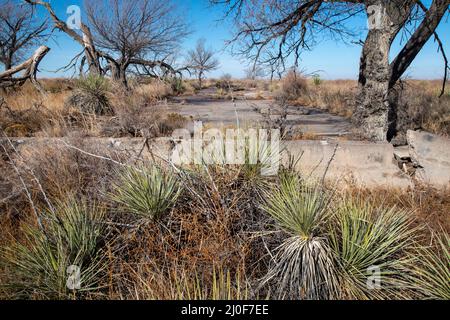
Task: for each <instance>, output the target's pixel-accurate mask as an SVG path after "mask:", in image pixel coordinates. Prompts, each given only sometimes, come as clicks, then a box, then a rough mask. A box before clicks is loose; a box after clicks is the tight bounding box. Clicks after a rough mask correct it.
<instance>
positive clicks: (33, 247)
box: [1, 198, 106, 299]
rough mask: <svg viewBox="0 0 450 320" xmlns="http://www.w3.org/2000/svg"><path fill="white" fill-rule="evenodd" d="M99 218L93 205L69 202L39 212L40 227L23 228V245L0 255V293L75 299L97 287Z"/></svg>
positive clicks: (101, 229)
mask: <svg viewBox="0 0 450 320" xmlns="http://www.w3.org/2000/svg"><path fill="white" fill-rule="evenodd" d="M103 216H104V211H103V210H102V209H100V208H99V207H96V206H88V205H87V204H85V203H84V202H81V203H78V202H76V201H75V200H74V199H73V198H70V199H69V200H68V201H67V202H60V203H58V204H57V206H56V208H55V210H54V211H48V212H45V213H44V214H43V217H44V218H45V219H44V223H43V227H42V229H41V228H37V227H34V226H28V227H26V228H24V235H25V241H23V242H19V241H16V242H14V243H13V244H12V245H10V246H9V247H7V248H5V249H4V250H3V251H2V253H1V258H2V259H1V260H2V262H3V263H4V264H5V267H6V269H7V271H8V275H9V281H8V283H6V284H5V286H6V289H7V290H8V291H10V292H11V294H12V296H13V297H15V298H25V299H35V298H36V299H68V298H77V297H78V296H80V295H81V294H84V293H87V292H93V291H96V290H97V289H99V286H100V283H101V279H102V277H103V275H104V274H105V268H106V263H105V261H106V260H105V258H104V255H103V254H102V251H101V247H102V245H101V242H102V241H103V239H104V225H103V224H102V219H103ZM77 270H79V271H80V273H79V274H77V273H78V271H77ZM73 272H75V273H73ZM71 276H74V277H75V278H73V280H71ZM78 276H79V279H78ZM70 281H74V282H72V284H73V285H72V286H70V284H69V283H70Z"/></svg>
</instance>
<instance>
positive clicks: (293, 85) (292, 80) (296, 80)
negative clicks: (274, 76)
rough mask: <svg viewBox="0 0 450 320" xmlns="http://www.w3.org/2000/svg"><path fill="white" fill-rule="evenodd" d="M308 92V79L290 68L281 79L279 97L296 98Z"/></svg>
mask: <svg viewBox="0 0 450 320" xmlns="http://www.w3.org/2000/svg"><path fill="white" fill-rule="evenodd" d="M307 92H308V81H307V80H306V78H304V77H303V76H302V75H301V74H300V73H299V72H298V71H296V70H290V71H289V72H288V73H287V74H286V75H285V76H284V77H283V79H281V88H280V91H279V92H278V98H279V99H287V100H296V99H298V98H300V97H301V96H303V95H304V94H306V93H307Z"/></svg>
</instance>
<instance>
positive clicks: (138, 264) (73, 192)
mask: <svg viewBox="0 0 450 320" xmlns="http://www.w3.org/2000/svg"><path fill="white" fill-rule="evenodd" d="M210 3H211V4H213V5H218V6H222V7H224V10H225V15H226V18H228V19H230V18H231V20H232V23H234V27H235V28H234V32H235V33H234V35H233V37H232V39H231V40H230V42H229V43H228V44H229V45H230V46H231V47H232V48H231V51H232V53H233V54H235V55H237V56H239V57H240V58H245V60H246V63H245V64H243V65H242V69H243V71H244V73H245V78H242V79H237V78H236V77H233V76H232V75H231V74H228V73H223V74H222V75H220V74H219V75H218V76H217V77H216V78H214V77H210V75H211V73H212V72H214V71H216V72H217V70H218V69H219V68H220V66H221V61H220V53H219V50H218V49H216V48H212V47H210V46H209V44H208V42H207V41H206V40H205V39H200V40H198V41H197V42H196V43H195V44H194V46H193V48H192V49H190V50H189V49H187V48H182V43H183V41H184V40H185V39H186V38H187V37H188V36H189V35H190V34H191V33H192V30H190V28H189V23H188V21H185V20H184V19H183V16H184V14H183V12H182V11H181V10H180V8H178V7H177V5H176V3H175V2H171V1H156V0H139V1H132V2H130V1H125V0H111V1H109V0H102V1H97V2H93V1H85V17H84V19H82V21H80V24H79V26H78V27H79V28H78V29H77V28H75V29H73V28H71V27H70V26H69V23H68V22H65V20H64V18H63V17H62V16H60V15H59V11H58V10H55V7H56V6H55V4H53V3H52V2H51V1H44V0H42V1H41V0H23V1H22V0H20V5H16V4H17V3H14V1H11V0H0V8H1V11H0V28H1V29H0V64H1V66H2V68H3V69H1V71H0V173H1V174H0V229H1V232H0V300H6V299H27V300H53V299H56V300H85V299H86V300H91V299H102V300H109V299H111V300H113V299H120V300H126V299H130V300H153V299H156V300H159V299H170V300H186V299H188V300H246V299H254V300H264V299H286V300H341V299H349V300H386V299H442V300H448V299H450V286H449V284H450V283H449V279H450V269H449V262H450V256H449V251H448V248H449V245H450V238H449V234H450V216H449V212H450V186H448V185H444V186H443V187H440V188H437V187H436V186H433V185H431V184H427V183H422V182H419V181H418V180H416V177H415V176H414V174H415V171H416V170H417V171H418V170H420V169H423V168H422V167H421V166H420V164H415V163H414V164H413V162H412V160H411V159H409V160H404V159H403V160H402V161H409V162H408V166H409V167H407V166H406V164H404V163H400V162H398V163H397V162H396V163H395V164H393V163H394V154H392V155H391V156H392V161H391V160H389V161H388V162H389V165H392V167H394V168H395V169H396V170H397V169H398V170H397V171H398V172H397V171H396V173H395V178H398V177H401V178H404V179H409V180H408V181H413V182H414V183H411V184H408V186H407V187H404V188H396V187H393V186H390V185H389V186H387V185H386V186H379V187H370V188H369V187H366V186H363V185H359V184H356V183H354V184H353V183H347V182H343V181H332V180H331V179H326V178H327V173H328V170H329V169H330V166H331V164H332V162H333V160H334V156H335V155H336V152H337V149H338V146H339V142H341V141H347V140H357V141H356V142H357V143H359V142H361V140H362V144H366V145H369V146H370V145H374V146H375V145H377V146H379V145H381V146H388V147H389V148H392V149H393V146H392V145H391V144H393V145H395V146H405V145H406V132H407V130H425V131H427V132H429V133H432V134H435V135H436V137H439V138H440V137H446V138H448V137H450V91H449V88H448V87H447V86H446V85H447V84H448V80H447V70H448V65H447V63H446V65H445V70H446V72H445V78H444V80H443V81H441V80H415V79H405V78H402V77H403V75H404V74H405V71H406V69H407V68H408V66H409V65H410V63H411V62H412V61H413V60H414V59H415V57H416V56H417V54H418V52H419V51H420V50H421V48H422V47H423V46H424V45H425V42H427V41H428V40H429V39H432V38H434V39H435V40H436V42H437V44H438V47H439V49H440V50H441V53H442V54H443V57H444V60H445V61H447V58H446V55H445V50H444V46H443V45H442V41H441V39H440V37H439V35H438V34H437V32H436V28H437V26H438V25H439V23H440V21H441V20H442V19H443V17H444V16H445V14H446V12H447V11H448V6H449V1H447V0H434V1H432V2H431V4H430V5H428V6H424V5H423V4H422V3H421V2H420V1H392V4H391V5H389V6H387V5H386V2H385V1H381V0H380V1H378V0H374V1H364V2H363V3H361V2H360V1H340V2H339V3H336V2H333V1H331V2H330V1H320V0H314V1H300V2H298V1H297V2H296V1H279V0H273V1H268V2H267V1H262V0H261V1H260V0H254V1H253V0H252V1H246V0H233V1H210ZM373 4H376V5H381V6H383V8H384V9H385V12H386V13H387V20H388V21H387V22H386V21H385V22H386V23H388V25H386V26H384V27H385V28H384V29H383V30H384V31H383V32H387V33H386V34H382V32H381V31H380V30H377V31H376V32H375V31H373V30H370V31H369V32H368V37H367V40H366V41H365V42H363V50H362V58H361V65H360V78H359V79H358V80H356V79H353V80H351V79H342V80H329V79H324V78H322V77H321V73H315V74H307V73H306V72H302V69H301V68H300V67H299V65H298V60H299V59H298V58H299V56H298V54H299V51H301V50H307V49H310V48H311V47H312V46H313V44H315V43H316V40H317V41H318V40H319V39H316V35H317V34H318V33H319V32H318V31H320V33H321V34H328V35H331V36H332V37H335V38H338V39H340V40H342V39H344V38H346V39H347V38H352V37H351V32H350V30H348V29H347V27H346V26H345V23H344V22H345V20H347V18H350V17H352V16H354V15H358V14H361V13H363V14H367V16H369V17H370V12H369V5H373ZM399 4H401V6H400V7H399ZM366 11H367V12H366ZM330 12H331V13H332V14H331V15H330V14H329V13H330ZM224 21H227V19H225V20H224ZM427 26H428V27H427ZM55 30H57V31H59V32H60V33H61V34H62V35H63V36H64V37H66V38H67V40H68V41H72V42H73V43H74V44H76V45H77V46H78V47H79V48H78V49H79V50H80V51H81V53H79V54H78V55H77V56H75V57H69V58H70V59H69V60H70V63H69V64H68V65H66V66H61V67H62V69H61V70H64V71H65V72H68V70H71V71H73V72H74V76H73V77H71V78H68V77H61V78H45V77H41V76H40V75H41V73H40V68H39V66H40V64H41V62H42V61H43V60H44V59H46V57H47V54H48V52H49V51H50V50H51V48H50V47H47V46H46V45H49V43H52V40H53V37H54V36H55ZM386 30H387V31H386ZM401 30H403V31H405V32H406V31H408V32H409V33H408V32H406V33H405V34H408V35H409V36H410V38H409V39H407V41H406V43H405V44H404V47H403V48H402V49H401V50H400V53H399V54H398V56H397V57H395V58H394V60H393V61H392V62H389V59H388V57H389V54H390V51H391V49H390V45H391V43H392V41H393V40H394V39H395V38H396V37H397V35H399V34H400V32H401ZM379 57H382V58H379ZM288 61H290V62H293V63H292V64H293V66H291V67H290V66H287V65H286V64H287V62H288ZM211 104H212V105H213V106H215V108H216V109H213V110H212V111H210V110H209V109H208V108H209V105H211ZM186 106H188V108H184V107H186ZM189 108H190V109H189ZM220 108H223V109H224V110H220ZM225 109H226V110H225ZM186 110H187V111H186ZM208 112H210V113H212V115H211V114H209V116H208ZM221 112H222V113H221ZM239 112H242V113H243V114H244V116H243V118H244V119H243V120H248V121H247V122H246V123H244V122H243V121H242V122H241V118H240V117H239ZM224 114H225V116H224ZM308 115H312V116H315V115H317V117H315V118H309V119H307V120H306V121H305V122H311V123H313V124H314V123H316V122H320V123H319V126H322V127H325V128H326V129H328V128H329V127H330V126H329V124H330V122H331V124H332V125H333V124H334V123H333V122H338V124H339V125H341V126H338V128H337V129H336V130H335V131H332V132H325V133H323V132H319V133H317V132H312V131H311V132H309V131H307V130H306V129H305V131H303V129H302V128H300V129H299V128H298V127H300V125H297V123H296V122H301V117H304V116H308ZM296 117H297V118H296ZM321 117H322V118H321ZM245 118H247V119H245ZM255 119H256V120H255ZM299 119H300V120H299ZM201 121H205V127H204V128H203V129H202V130H205V131H207V130H208V129H210V128H213V129H216V128H215V126H217V127H219V128H220V129H217V131H219V132H222V131H224V132H226V130H227V129H230V128H232V129H238V130H241V129H243V128H245V127H246V126H249V123H250V126H251V128H253V129H261V130H262V129H264V130H267V131H269V130H279V133H280V137H281V140H282V142H283V143H284V142H298V140H320V141H307V143H309V142H311V143H316V142H317V145H316V146H317V148H316V149H315V150H319V149H320V148H323V147H324V146H326V145H328V143H329V142H330V141H331V142H333V143H334V142H337V144H338V145H337V146H336V149H335V150H334V154H332V156H331V158H330V159H322V160H323V161H324V162H326V161H329V162H328V164H327V166H326V170H325V173H324V175H323V176H321V177H320V178H319V179H318V178H317V177H314V176H313V175H312V173H313V172H311V173H309V174H308V173H305V172H301V171H300V170H297V167H296V164H297V163H298V162H300V161H304V160H303V158H302V157H303V153H298V154H293V155H291V154H290V155H289V159H288V161H287V162H283V163H281V164H280V168H279V170H278V171H277V172H276V174H273V175H271V176H267V175H263V174H262V168H263V167H264V165H265V163H264V160H270V159H263V160H261V159H260V160H259V161H258V162H257V163H253V162H251V161H250V160H249V158H250V156H249V153H250V151H249V150H245V155H244V161H243V163H241V164H206V163H203V162H202V163H196V164H186V165H179V164H176V163H174V162H173V161H171V159H166V158H163V157H161V156H160V155H159V154H158V152H156V150H155V149H157V148H158V146H159V147H161V148H165V147H166V146H169V147H168V148H172V149H171V150H173V148H174V147H175V146H177V145H179V144H180V139H181V138H180V137H178V136H173V135H174V132H176V133H179V132H180V131H181V132H183V133H186V132H187V135H188V136H189V137H191V136H195V132H194V131H195V130H194V129H193V127H194V126H195V123H198V122H201ZM295 125H297V127H295ZM302 125H303V124H302ZM342 128H344V129H345V130H344V129H342ZM347 128H351V130H350V129H349V130H347ZM178 129H182V130H180V131H179V130H178ZM333 129H335V128H334V127H333ZM183 130H184V131H183ZM342 132H343V133H342ZM240 133H241V131H238V135H239V134H240ZM341 133H342V134H341ZM269 135H270V138H272V137H273V136H274V135H275V133H270V134H269ZM235 138H236V139H237V138H239V137H235ZM246 138H247V137H246ZM246 138H245V139H246ZM233 139H234V138H233ZM245 139H244V140H245ZM373 141H375V142H377V143H376V144H369V142H373ZM300 142H304V141H300ZM121 144H123V145H124V147H123V148H118V146H120V145H121ZM105 145H106V147H105ZM389 150H390V149H389ZM258 152H260V150H258ZM280 153H282V151H280ZM391 153H392V151H391ZM442 153H444V151H442ZM271 156H273V155H272V154H271V155H269V156H268V158H270V157H271ZM371 157H372V158H374V159H369V160H373V161H374V162H376V163H377V165H378V164H379V163H381V164H383V165H385V163H384V162H386V161H384V159H383V158H382V159H380V158H379V157H377V155H376V154H375V155H374V156H372V155H371ZM406 158H411V156H410V155H409V156H406ZM323 161H321V162H323ZM444 162H445V161H444ZM402 165H404V166H402ZM317 166H319V165H317ZM397 166H398V168H397ZM316 169H317V168H316ZM369 169H372V168H369ZM408 170H412V171H414V173H409V172H408ZM405 176H406V177H405ZM355 181H356V180H355Z"/></svg>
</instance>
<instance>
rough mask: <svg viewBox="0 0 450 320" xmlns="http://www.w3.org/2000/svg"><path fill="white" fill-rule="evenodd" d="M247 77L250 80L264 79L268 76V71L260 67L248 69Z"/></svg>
mask: <svg viewBox="0 0 450 320" xmlns="http://www.w3.org/2000/svg"><path fill="white" fill-rule="evenodd" d="M244 71H245V77H246V78H247V79H250V80H256V79H257V78H264V77H265V76H266V75H267V71H266V70H265V69H264V68H263V67H262V66H260V65H254V66H250V67H248V68H246V69H245V70H244Z"/></svg>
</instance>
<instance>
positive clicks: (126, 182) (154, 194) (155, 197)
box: [111, 165, 181, 220]
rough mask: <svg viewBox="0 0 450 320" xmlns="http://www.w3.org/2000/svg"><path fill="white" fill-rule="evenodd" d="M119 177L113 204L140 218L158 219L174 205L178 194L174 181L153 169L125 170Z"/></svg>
mask: <svg viewBox="0 0 450 320" xmlns="http://www.w3.org/2000/svg"><path fill="white" fill-rule="evenodd" d="M118 176H119V182H118V183H115V184H114V185H113V193H112V194H111V198H112V200H113V201H115V202H117V203H118V204H120V205H121V206H123V207H124V208H125V209H126V210H128V211H129V212H130V213H132V214H135V215H137V216H138V217H140V218H146V219H152V220H153V219H157V218H159V217H160V216H161V215H162V214H163V213H164V212H166V211H167V210H168V209H170V208H171V207H172V206H173V205H174V204H175V202H176V201H177V199H178V196H179V195H180V192H181V188H180V185H179V183H178V181H177V179H176V177H175V176H173V175H172V174H171V173H170V172H164V171H163V170H161V169H160V168H158V167H156V166H154V165H153V166H151V167H140V168H132V167H128V168H126V169H124V170H122V171H121V172H119V174H118Z"/></svg>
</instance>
